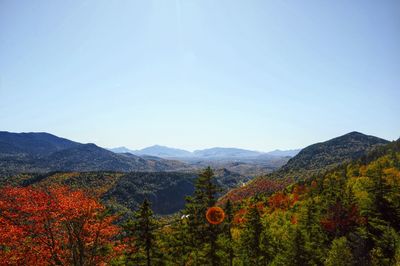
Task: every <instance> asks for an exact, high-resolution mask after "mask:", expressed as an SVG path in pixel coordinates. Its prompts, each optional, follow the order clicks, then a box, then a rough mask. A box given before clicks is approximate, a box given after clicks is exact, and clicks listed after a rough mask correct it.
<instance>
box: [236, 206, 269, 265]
mask: <svg viewBox="0 0 400 266" xmlns="http://www.w3.org/2000/svg"><path fill="white" fill-rule="evenodd" d="M245 220H246V222H245V223H244V228H243V230H242V232H241V234H240V242H241V249H242V257H243V261H244V263H245V264H249V265H260V263H261V261H262V260H263V255H264V256H266V255H267V254H262V249H261V238H262V234H263V231H264V230H263V225H262V223H261V216H260V213H259V210H258V208H257V206H256V205H255V204H252V205H251V206H250V207H249V210H248V213H247V215H246V217H245Z"/></svg>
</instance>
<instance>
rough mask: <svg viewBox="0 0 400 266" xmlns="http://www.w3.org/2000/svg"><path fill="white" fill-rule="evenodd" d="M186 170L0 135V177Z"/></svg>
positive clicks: (44, 139)
mask: <svg viewBox="0 0 400 266" xmlns="http://www.w3.org/2000/svg"><path fill="white" fill-rule="evenodd" d="M185 168H188V166H187V165H186V164H185V163H183V162H179V161H174V160H166V159H162V158H158V157H148V156H144V157H140V156H137V155H133V154H130V153H121V154H116V153H114V152H111V151H108V150H106V149H103V148H100V147H98V146H96V145H95V144H82V143H78V142H74V141H70V140H67V139H64V138H60V137H57V136H54V135H51V134H48V133H11V132H5V131H0V173H2V174H14V173H21V172H36V173H41V172H51V171H79V172H82V171H121V172H131V171H171V170H174V171H176V170H182V169H185Z"/></svg>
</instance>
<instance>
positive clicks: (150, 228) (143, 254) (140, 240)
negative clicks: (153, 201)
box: [125, 199, 157, 266]
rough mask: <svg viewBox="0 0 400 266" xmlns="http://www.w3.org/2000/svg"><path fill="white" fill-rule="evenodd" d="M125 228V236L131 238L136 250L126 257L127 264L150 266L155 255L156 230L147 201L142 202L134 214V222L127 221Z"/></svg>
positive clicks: (155, 223)
mask: <svg viewBox="0 0 400 266" xmlns="http://www.w3.org/2000/svg"><path fill="white" fill-rule="evenodd" d="M125 228H126V231H127V235H128V236H133V241H134V247H135V249H136V252H135V253H133V254H131V255H130V256H129V255H128V257H127V263H128V264H129V263H135V264H140V265H142V264H145V265H147V266H150V265H151V264H152V262H153V261H154V259H155V258H154V255H156V250H155V240H156V236H155V230H156V229H157V222H156V220H155V218H154V217H153V211H152V210H151V206H150V203H149V201H148V200H147V199H145V200H144V201H143V203H142V205H140V207H139V209H138V210H137V211H136V212H135V213H134V220H133V221H129V222H128V224H127V226H125ZM130 241H132V239H130ZM143 262H145V263H143Z"/></svg>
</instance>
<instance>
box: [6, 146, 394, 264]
mask: <svg viewBox="0 0 400 266" xmlns="http://www.w3.org/2000/svg"><path fill="white" fill-rule="evenodd" d="M220 191H221V188H220V187H219V184H218V182H216V180H215V176H214V173H213V171H212V169H211V168H206V169H205V170H204V171H203V172H201V174H200V175H199V177H198V178H197V179H196V180H195V186H194V193H193V194H192V196H190V197H187V199H186V204H185V206H184V208H183V210H182V211H181V212H179V213H178V214H175V215H172V216H156V215H155V214H153V211H152V209H151V208H152V207H151V203H150V202H149V201H147V200H144V201H143V202H142V204H141V205H140V207H139V208H137V209H136V211H135V212H133V213H132V214H130V215H129V217H128V218H126V214H124V213H123V212H118V211H117V212H116V211H115V210H114V211H110V210H109V208H107V207H105V206H103V205H102V204H101V202H100V200H99V199H98V198H96V197H97V195H95V194H93V193H92V194H91V193H86V191H85V190H83V189H82V188H79V189H76V188H73V187H72V188H71V187H69V186H67V185H65V184H58V185H57V184H54V183H52V184H51V185H46V184H43V185H41V186H31V185H29V184H28V185H26V186H24V187H21V186H4V187H2V188H1V191H0V225H1V226H0V264H2V265H104V264H110V265H398V264H399V263H400V246H399V244H400V235H399V234H400V231H399V230H400V141H396V142H392V143H390V144H387V145H385V146H380V147H377V148H375V149H374V150H373V151H372V152H370V153H369V154H368V155H367V156H363V157H361V158H360V159H357V160H353V161H352V162H350V163H345V164H342V165H339V166H336V167H335V168H334V169H330V170H329V171H327V172H326V173H325V174H324V175H322V176H318V175H317V176H310V177H309V178H304V179H301V180H298V181H296V182H292V183H290V182H288V183H287V184H286V183H285V187H283V188H282V189H279V190H278V191H277V192H275V193H273V194H271V193H270V192H268V193H256V194H255V195H253V196H251V197H248V198H246V199H243V200H241V201H236V202H231V200H229V199H228V200H219V198H218V196H219V195H220Z"/></svg>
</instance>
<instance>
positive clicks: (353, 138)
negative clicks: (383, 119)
mask: <svg viewBox="0 0 400 266" xmlns="http://www.w3.org/2000/svg"><path fill="white" fill-rule="evenodd" d="M387 143H389V142H388V141H387V140H384V139H381V138H377V137H374V136H368V135H364V134H362V133H359V132H350V133H348V134H345V135H343V136H340V137H337V138H334V139H331V140H328V141H325V142H321V143H316V144H313V145H310V146H308V147H306V148H304V149H302V150H301V151H300V152H299V154H297V155H296V156H294V157H293V158H291V159H290V160H289V161H288V162H287V163H286V164H285V165H284V166H282V167H281V168H280V169H279V170H277V171H276V172H274V173H271V174H269V175H266V176H260V177H257V178H255V179H253V180H252V181H250V182H249V183H248V184H247V185H246V186H244V187H241V188H237V189H233V190H231V191H229V192H228V194H226V195H225V196H224V197H223V199H227V198H230V199H234V200H241V199H243V197H246V198H247V197H251V196H253V195H255V194H258V193H272V192H274V191H276V189H277V188H282V186H281V183H284V184H285V185H287V184H288V183H289V182H290V180H298V179H307V178H310V177H311V176H314V175H321V174H323V173H324V172H326V171H328V170H330V169H333V168H334V167H336V166H338V165H340V164H344V163H346V162H348V161H350V160H354V159H358V158H361V157H362V156H363V155H365V154H367V153H368V152H369V151H371V150H372V149H374V148H376V147H379V146H382V145H385V144H387ZM267 181H268V182H267ZM260 184H262V185H260Z"/></svg>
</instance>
